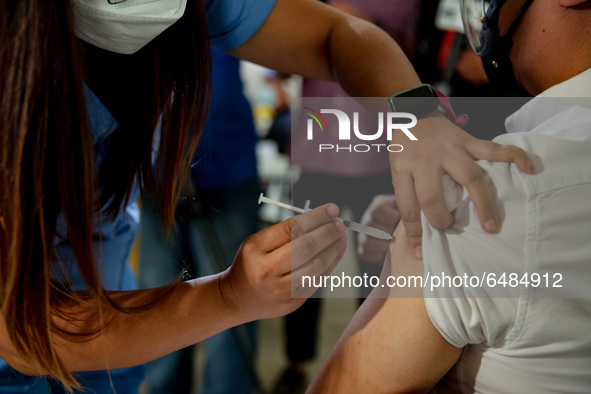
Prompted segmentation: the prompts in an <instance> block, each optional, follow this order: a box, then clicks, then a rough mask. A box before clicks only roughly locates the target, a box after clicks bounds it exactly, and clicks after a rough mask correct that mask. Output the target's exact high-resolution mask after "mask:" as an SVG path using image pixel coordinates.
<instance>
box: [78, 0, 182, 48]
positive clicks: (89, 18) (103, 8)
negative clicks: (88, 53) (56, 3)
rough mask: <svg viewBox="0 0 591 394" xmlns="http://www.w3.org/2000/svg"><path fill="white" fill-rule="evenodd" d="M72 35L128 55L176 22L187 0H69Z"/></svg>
mask: <svg viewBox="0 0 591 394" xmlns="http://www.w3.org/2000/svg"><path fill="white" fill-rule="evenodd" d="M70 2H71V5H72V11H73V12H74V24H75V32H76V35H77V36H78V37H79V38H81V39H83V40H84V41H87V42H89V43H91V44H93V45H95V46H97V47H99V48H103V49H106V50H108V51H112V52H117V53H123V54H126V55H129V54H131V53H134V52H137V51H139V50H140V49H141V48H142V47H144V46H145V45H146V44H148V43H149V42H150V41H152V40H153V39H154V38H156V37H157V36H158V35H159V34H160V33H162V32H163V31H164V30H166V29H167V28H169V27H170V26H171V25H172V24H173V23H175V22H176V21H178V20H179V19H180V18H181V16H183V13H184V12H185V6H186V5H187V0H70Z"/></svg>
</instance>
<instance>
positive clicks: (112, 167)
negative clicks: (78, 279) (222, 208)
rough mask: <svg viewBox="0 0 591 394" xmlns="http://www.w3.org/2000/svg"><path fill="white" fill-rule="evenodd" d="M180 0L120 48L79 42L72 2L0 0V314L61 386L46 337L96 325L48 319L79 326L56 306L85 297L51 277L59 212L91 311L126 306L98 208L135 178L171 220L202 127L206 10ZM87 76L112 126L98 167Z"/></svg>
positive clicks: (15, 339) (63, 374)
mask: <svg viewBox="0 0 591 394" xmlns="http://www.w3.org/2000/svg"><path fill="white" fill-rule="evenodd" d="M188 3H189V4H188V5H187V10H186V11H185V15H184V16H183V18H182V19H181V20H180V21H179V22H177V23H175V24H174V25H173V26H172V27H171V28H169V29H168V30H167V31H166V32H165V33H164V34H162V35H161V36H160V37H159V38H157V39H156V40H155V41H153V42H152V43H151V44H149V45H148V46H147V47H146V48H144V49H142V50H141V51H140V52H139V53H138V54H135V55H132V56H123V55H116V54H112V53H109V52H106V51H103V50H99V49H97V48H94V47H90V46H86V47H82V46H81V44H80V42H79V41H78V40H77V39H76V38H75V36H74V34H73V17H72V13H71V10H70V6H69V0H0V307H1V313H2V319H3V322H0V323H3V324H4V325H5V326H6V330H7V332H8V334H9V336H10V339H11V341H12V344H13V345H14V347H15V350H16V351H17V352H18V354H19V355H20V357H22V358H23V359H24V360H25V361H26V362H27V363H29V364H30V365H33V366H34V368H37V369H38V370H39V372H40V373H42V374H45V375H49V376H52V377H53V378H55V379H57V380H59V381H61V382H62V383H63V384H64V387H66V389H68V390H72V389H73V388H74V387H77V386H78V384H77V382H76V380H75V379H74V378H73V377H72V375H71V374H70V372H69V371H68V369H67V368H66V367H65V366H64V364H63V363H62V361H61V360H60V358H59V356H58V355H57V353H56V349H55V345H54V341H53V339H52V336H53V335H60V336H62V337H64V338H66V339H69V340H85V339H88V338H91V337H92V336H93V335H97V334H99V333H100V330H101V329H102V328H103V326H102V325H96V326H92V325H90V327H94V328H92V329H86V331H85V332H84V333H82V334H80V333H79V332H78V333H76V334H74V333H71V332H67V331H66V330H64V329H63V327H64V325H62V324H60V326H58V325H57V324H56V322H57V321H62V322H63V321H67V322H70V323H73V324H76V321H74V320H73V317H72V316H68V313H67V312H66V310H67V308H65V307H63V306H64V305H72V303H80V302H82V298H81V297H80V296H79V295H77V294H76V293H75V292H74V291H73V290H72V288H71V284H70V283H67V282H66V283H64V282H63V281H62V282H58V281H57V280H56V277H57V274H59V272H60V270H61V269H62V268H60V266H59V263H57V264H56V261H58V260H59V259H58V256H57V253H56V250H55V247H54V243H55V240H56V237H59V236H63V235H64V234H56V224H57V220H58V216H59V215H60V214H63V217H64V218H65V221H66V223H67V232H68V234H67V235H68V238H69V241H70V244H71V247H72V251H73V253H74V256H75V258H76V261H77V265H78V268H79V270H80V273H81V274H82V277H83V279H84V281H85V283H86V285H87V287H88V289H89V291H88V293H87V295H85V296H84V297H85V298H86V296H88V297H90V298H93V299H95V300H98V301H100V302H98V303H94V304H95V305H99V307H98V309H97V310H98V312H97V313H99V315H100V311H101V310H111V311H118V312H117V313H130V312H133V311H134V310H129V309H123V308H121V307H119V306H118V305H117V304H116V303H115V302H114V301H113V300H111V299H110V298H109V297H108V295H107V294H106V292H105V291H104V290H103V287H102V285H101V281H100V270H97V269H96V266H97V265H96V263H99V264H100V262H96V261H95V258H94V254H93V239H95V237H99V235H98V234H93V219H94V218H96V217H97V216H98V215H99V212H100V211H101V210H102V211H103V213H105V211H106V213H109V214H111V215H115V214H116V213H117V212H118V211H119V210H120V208H121V207H122V206H123V204H125V203H126V202H127V201H128V200H129V198H130V195H131V191H132V188H133V187H134V184H136V183H137V184H138V185H139V186H140V188H141V189H142V190H148V191H150V192H152V193H154V194H155V195H156V197H157V198H158V200H159V201H161V205H162V219H163V223H164V224H165V225H167V224H170V223H171V221H172V217H173V213H174V208H175V202H176V201H177V198H178V195H179V193H180V191H179V190H180V185H181V183H182V179H180V178H183V176H184V174H185V173H186V169H187V168H188V166H189V163H190V160H191V157H192V154H193V151H194V149H195V147H196V145H197V139H198V135H199V132H198V131H193V132H192V131H191V130H201V127H200V126H201V124H202V122H203V120H204V117H205V112H206V107H207V105H208V100H209V81H210V67H211V66H210V51H209V42H208V38H207V28H206V20H205V13H204V9H203V4H202V2H201V1H189V2H188ZM84 83H87V84H88V86H89V87H90V88H91V89H92V90H93V91H94V92H95V93H96V94H97V96H98V97H99V98H100V99H101V101H102V102H103V103H104V104H105V105H106V107H107V108H108V109H109V110H110V112H111V113H112V114H113V115H114V116H115V117H116V119H117V120H118V122H119V125H120V126H119V129H118V130H116V131H115V132H114V134H113V135H112V137H111V140H110V147H109V151H110V154H109V156H108V157H107V159H106V162H105V165H104V166H102V171H101V173H100V174H99V175H98V176H97V170H96V163H95V158H94V148H93V140H92V133H91V128H90V124H89V119H88V113H87V107H86V96H85V91H84ZM160 120H161V131H160V135H159V137H157V138H156V140H157V144H154V139H155V138H154V130H155V128H156V124H157V123H158V122H159V121H160ZM192 124H193V125H197V127H191V126H192ZM154 148H155V149H156V150H157V153H158V155H157V160H156V163H155V165H152V158H153V157H154ZM98 196H100V198H99V197H98ZM101 207H102V208H101ZM96 252H97V253H99V254H100V252H99V251H96ZM88 305H91V303H89V304H88ZM141 309H142V306H139V307H138V308H137V310H141ZM95 316H98V315H95ZM82 326H83V327H88V324H87V325H82Z"/></svg>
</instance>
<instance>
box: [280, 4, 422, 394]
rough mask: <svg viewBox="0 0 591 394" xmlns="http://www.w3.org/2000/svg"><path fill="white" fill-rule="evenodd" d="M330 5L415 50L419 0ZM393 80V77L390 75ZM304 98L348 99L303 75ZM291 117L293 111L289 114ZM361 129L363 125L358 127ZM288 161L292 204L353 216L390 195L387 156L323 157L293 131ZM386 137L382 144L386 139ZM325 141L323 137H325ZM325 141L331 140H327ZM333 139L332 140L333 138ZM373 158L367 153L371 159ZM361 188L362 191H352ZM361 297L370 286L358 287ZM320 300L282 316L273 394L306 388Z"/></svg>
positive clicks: (374, 268)
mask: <svg viewBox="0 0 591 394" xmlns="http://www.w3.org/2000/svg"><path fill="white" fill-rule="evenodd" d="M326 2H327V3H328V4H330V5H332V6H333V7H336V8H338V9H340V10H342V11H344V12H347V13H349V14H352V15H355V16H357V17H360V18H363V19H365V20H368V21H371V22H373V23H375V24H376V25H378V26H380V27H381V28H382V29H384V30H385V31H386V32H388V33H389V34H390V35H391V36H392V37H394V39H395V40H396V42H397V43H398V44H399V45H400V47H401V48H402V49H403V50H404V51H405V53H406V54H407V56H408V57H409V58H410V59H411V60H412V59H413V57H414V53H415V37H416V35H417V31H416V27H417V26H416V22H417V21H418V13H419V3H420V1H419V0H329V1H326ZM392 78H396V76H395V75H392ZM301 96H302V97H334V98H339V97H347V94H346V93H345V91H344V90H342V89H341V87H340V86H339V85H338V84H336V83H333V82H327V81H320V80H314V79H304V80H303V82H302V93H301ZM292 116H295V114H292ZM360 128H361V126H360ZM291 141H292V146H291V161H292V165H293V166H297V167H299V169H300V170H301V173H300V176H299V178H298V180H297V181H295V183H294V185H293V189H292V199H293V203H294V205H296V206H304V204H305V202H306V200H310V201H311V202H312V204H313V206H318V205H321V204H324V203H325V202H329V201H330V202H334V203H336V204H338V205H339V207H341V209H346V208H348V209H349V210H351V211H352V215H353V218H352V219H353V220H354V221H357V222H358V221H360V219H361V215H362V214H363V212H364V210H365V209H366V208H367V206H368V205H369V203H370V202H371V200H372V198H373V197H374V196H375V195H377V194H392V193H393V189H392V181H391V176H390V167H389V161H388V154H387V151H386V150H383V152H380V153H375V154H373V153H367V154H358V153H357V154H356V153H354V152H353V153H352V154H347V153H344V152H338V153H335V154H332V153H333V152H327V153H328V154H327V155H326V156H324V157H322V159H320V158H319V156H318V155H317V154H313V153H314V152H310V149H309V144H307V143H308V141H307V140H305V138H304V137H303V136H298V135H293V136H292V139H291ZM385 141H386V140H385V138H384V142H385ZM324 142H327V141H324ZM328 142H329V141H328ZM335 143H336V138H335ZM370 156H371V157H370ZM356 190H357V191H359V190H363V192H362V193H358V192H351V191H356ZM358 267H359V274H360V275H363V274H364V273H367V275H370V276H371V275H378V276H379V273H380V271H381V268H382V266H381V264H375V263H368V262H365V261H362V260H359V261H358ZM360 290H361V292H360V294H359V297H360V299H361V300H363V298H364V297H366V296H367V294H369V292H370V290H371V289H363V288H362V289H360ZM319 314H320V298H318V295H317V296H316V298H310V299H308V300H307V301H306V302H305V303H304V305H303V306H302V307H300V308H299V309H297V310H296V311H294V312H292V313H291V314H289V315H287V316H286V320H285V335H286V354H287V358H288V365H287V367H286V368H285V370H284V371H283V372H282V373H281V374H280V376H279V377H278V379H277V382H276V384H275V387H274V389H273V393H275V394H289V393H303V392H304V391H305V388H306V386H307V383H308V381H307V379H308V364H309V362H310V361H311V360H312V359H314V358H315V356H316V348H317V338H318V332H317V331H318V320H319Z"/></svg>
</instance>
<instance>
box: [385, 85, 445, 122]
mask: <svg viewBox="0 0 591 394" xmlns="http://www.w3.org/2000/svg"><path fill="white" fill-rule="evenodd" d="M388 109H389V110H390V111H392V112H408V113H411V114H413V115H414V116H416V117H417V119H420V118H422V117H425V116H426V115H427V114H430V113H431V112H433V111H436V110H438V109H441V110H442V111H444V109H443V108H441V107H440V106H439V96H438V95H437V92H436V91H435V88H434V87H433V86H431V85H428V84H423V85H419V86H415V87H413V88H410V89H407V90H404V91H402V92H400V93H396V94H394V95H392V96H390V98H389V99H388ZM446 115H447V114H446Z"/></svg>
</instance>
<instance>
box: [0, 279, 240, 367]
mask: <svg viewBox="0 0 591 394" xmlns="http://www.w3.org/2000/svg"><path fill="white" fill-rule="evenodd" d="M218 278H219V275H213V276H208V277H205V278H200V279H195V280H192V281H188V282H182V283H178V284H175V285H173V287H172V288H171V290H170V292H169V293H168V295H167V296H166V297H164V298H163V299H162V300H160V301H156V302H155V303H154V304H153V305H151V306H150V307H149V308H147V309H146V310H144V311H141V312H137V313H126V312H119V311H113V310H112V309H110V308H103V309H102V311H101V315H102V316H100V317H99V314H98V313H97V310H98V309H97V308H96V305H98V302H99V301H98V300H96V299H88V300H86V301H85V303H83V304H77V305H76V306H66V307H64V308H63V311H64V312H66V313H67V314H68V315H69V316H70V317H71V318H73V319H74V320H75V323H73V322H66V321H65V320H64V319H61V318H58V317H54V319H55V322H56V324H57V327H58V328H60V329H64V330H67V331H68V332H71V333H73V334H83V333H87V332H90V331H92V330H95V329H97V328H98V327H99V323H100V320H102V322H103V324H106V325H105V326H104V328H103V330H102V331H100V333H99V334H98V335H95V336H93V337H91V339H87V340H82V341H72V340H68V339H65V338H63V337H61V336H60V335H58V334H55V333H54V334H53V341H54V343H55V348H56V351H57V353H58V356H59V357H60V358H61V360H62V361H63V362H64V364H65V365H66V368H68V369H69V370H70V371H93V370H105V369H116V368H125V367H130V366H134V365H139V364H142V363H145V362H148V361H151V360H154V359H156V358H158V357H161V356H164V355H166V354H168V353H171V352H173V351H175V350H178V349H181V348H183V347H186V346H189V345H192V344H195V343H197V342H200V341H202V340H203V339H206V338H208V337H210V336H212V335H214V334H217V333H219V332H221V331H223V330H225V329H227V328H229V327H232V326H235V325H238V324H241V323H244V322H246V321H247V320H248V319H247V318H246V317H245V316H244V315H243V314H241V313H239V311H238V310H236V309H235V308H234V307H233V306H232V304H230V303H228V302H227V300H224V297H223V296H222V293H221V291H220V289H219V283H218V282H219V280H218ZM109 294H110V296H111V297H112V298H113V300H115V301H116V302H118V303H119V304H120V305H121V306H122V307H127V308H133V307H137V306H141V305H144V304H146V303H147V302H152V301H155V300H156V298H157V297H158V296H159V295H160V294H162V290H161V289H146V290H135V291H125V292H110V293H109ZM99 319H100V320H99ZM2 337H5V336H4V335H3V336H2ZM2 342H4V343H5V344H6V341H2ZM11 347H12V345H10V344H8V345H6V346H2V348H3V349H5V350H6V351H4V352H2V354H1V356H2V358H4V359H5V361H7V362H8V363H9V364H11V365H12V366H13V367H15V368H16V369H18V370H19V371H21V372H23V373H26V374H29V375H43V374H44V371H42V370H39V369H38V368H37V367H35V366H34V365H31V364H30V363H28V362H27V361H26V360H25V359H24V358H23V357H21V356H19V355H18V354H17V352H16V351H15V350H14V348H13V347H12V350H11V349H10V348H11Z"/></svg>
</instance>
